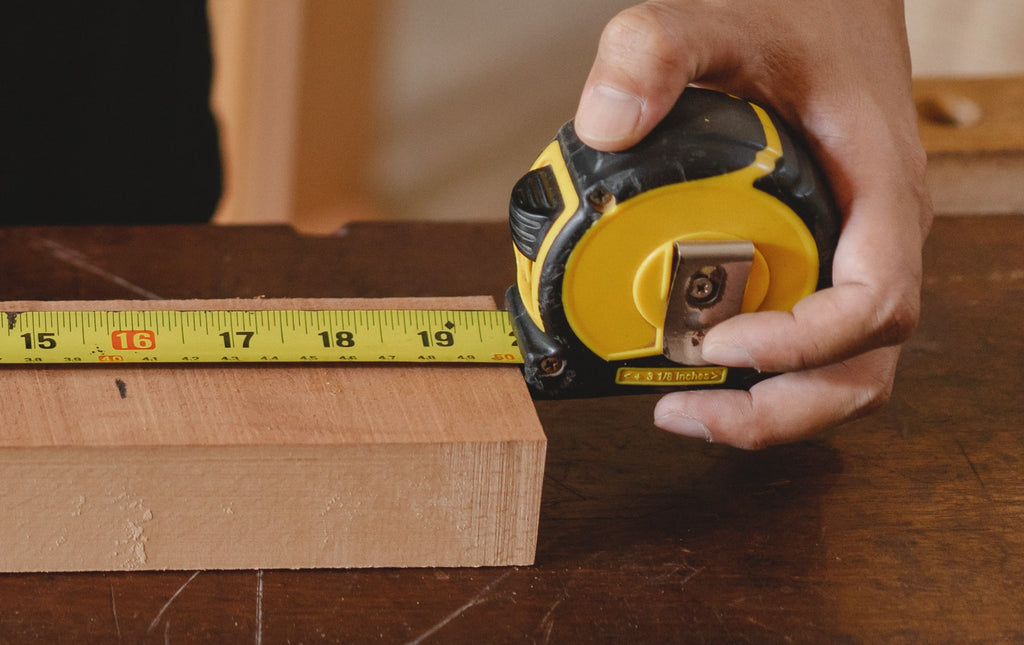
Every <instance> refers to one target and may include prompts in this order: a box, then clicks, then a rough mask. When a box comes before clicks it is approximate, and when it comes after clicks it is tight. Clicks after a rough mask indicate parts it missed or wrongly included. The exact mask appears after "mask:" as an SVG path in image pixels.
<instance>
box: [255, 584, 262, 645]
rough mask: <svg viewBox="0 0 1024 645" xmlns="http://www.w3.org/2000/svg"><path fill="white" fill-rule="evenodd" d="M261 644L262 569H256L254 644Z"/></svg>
mask: <svg viewBox="0 0 1024 645" xmlns="http://www.w3.org/2000/svg"><path fill="white" fill-rule="evenodd" d="M262 644H263V569H257V570H256V645H262Z"/></svg>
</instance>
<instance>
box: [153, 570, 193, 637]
mask: <svg viewBox="0 0 1024 645" xmlns="http://www.w3.org/2000/svg"><path fill="white" fill-rule="evenodd" d="M198 575H199V572H198V571H196V572H195V573H193V574H192V575H191V576H189V579H188V580H186V581H185V582H184V584H182V585H181V586H180V587H178V590H177V591H175V592H174V593H173V594H171V597H170V598H168V599H167V602H165V603H164V606H163V607H161V608H160V611H158V612H157V614H156V618H154V619H153V622H151V623H150V624H149V629H147V630H146V634H147V635H148V634H152V633H153V630H154V629H156V626H157V625H159V624H160V619H161V618H163V617H164V614H165V613H167V609H168V608H169V607H170V606H171V605H172V604H174V601H175V600H177V599H178V596H180V595H181V592H182V591H185V587H187V586H189V585H190V584H191V583H192V581H193V580H195V579H196V576H198Z"/></svg>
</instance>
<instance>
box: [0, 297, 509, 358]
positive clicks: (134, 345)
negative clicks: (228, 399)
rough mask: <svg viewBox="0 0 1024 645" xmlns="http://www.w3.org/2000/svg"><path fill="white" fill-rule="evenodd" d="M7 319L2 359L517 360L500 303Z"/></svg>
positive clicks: (0, 333) (0, 338)
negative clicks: (490, 306)
mask: <svg viewBox="0 0 1024 645" xmlns="http://www.w3.org/2000/svg"><path fill="white" fill-rule="evenodd" d="M2 320H3V319H2V318H0V322H2ZM6 322H7V325H6V330H3V328H0V365H25V364H39V363H60V364H86V363H89V364H104V363H230V362H246V363H276V362H280V363H317V362H323V363H389V362H393V363H521V362H522V357H521V355H520V352H519V348H518V347H517V345H516V341H515V334H514V332H513V328H512V323H511V321H510V320H509V317H508V314H507V313H506V312H504V311H448V310H390V309H388V310H292V309H288V310H266V311H260V310H246V311H227V310H224V311H219V310H218V311H209V310H206V311H161V310H145V311H25V312H6ZM5 331H6V333H4V332H5Z"/></svg>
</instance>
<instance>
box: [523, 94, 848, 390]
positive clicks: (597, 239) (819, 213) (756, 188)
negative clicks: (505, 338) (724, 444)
mask: <svg viewBox="0 0 1024 645" xmlns="http://www.w3.org/2000/svg"><path fill="white" fill-rule="evenodd" d="M509 221H510V224H511V228H512V236H513V241H514V245H515V257H516V265H517V280H516V285H515V286H514V287H512V288H510V289H509V291H508V293H507V300H508V307H509V311H510V313H511V315H512V318H513V322H514V324H515V327H516V333H517V336H518V338H519V341H520V346H521V349H522V351H523V357H524V360H525V363H524V374H525V377H526V380H527V382H528V383H529V385H530V387H531V389H532V390H533V391H534V393H535V395H537V396H586V395H596V394H607V393H611V392H616V391H636V390H637V388H638V387H640V388H643V387H674V388H685V387H746V386H748V385H749V384H751V382H752V381H753V379H756V378H757V375H756V374H754V373H753V372H752V371H745V370H729V369H726V368H724V367H720V366H710V365H705V364H704V362H703V360H702V359H701V352H700V345H701V342H702V340H703V334H704V332H705V331H706V330H707V329H708V328H710V327H711V326H712V325H713V324H715V323H716V322H719V321H721V320H723V319H725V318H727V317H729V316H733V315H736V314H738V313H742V312H754V311H764V310H788V309H790V308H792V306H793V305H794V304H795V303H796V302H797V301H798V300H800V299H801V298H803V297H804V296H806V295H808V294H810V293H811V292H813V291H814V290H816V289H819V288H823V287H825V286H828V285H829V284H830V276H831V267H832V255H833V251H834V249H835V245H836V242H837V239H838V234H839V226H840V217H839V211H838V209H837V208H836V207H835V205H834V203H833V200H832V196H831V193H830V191H829V189H828V187H827V185H826V182H825V180H824V178H823V176H822V175H821V173H820V172H819V170H818V169H817V167H816V166H815V164H814V163H813V161H812V159H811V156H810V154H809V153H808V151H807V150H806V149H805V148H804V147H803V146H802V145H801V144H800V142H799V141H798V140H797V139H796V138H795V137H794V136H793V135H792V134H791V133H790V132H789V131H788V130H787V128H786V127H785V125H784V124H783V123H782V121H781V120H779V119H778V118H777V117H775V116H772V115H771V114H769V113H768V112H766V111H765V110H764V109H762V108H760V107H758V106H757V105H754V104H752V103H748V102H747V101H743V100H741V99H737V98H734V97H731V96H727V95H725V94H721V93H717V92H712V91H709V90H702V89H696V88H687V89H686V90H685V92H684V93H683V95H682V97H681V99H680V100H679V102H678V103H677V104H676V106H675V107H674V109H673V110H672V111H671V113H670V114H669V115H668V116H667V117H666V118H665V119H664V120H663V121H662V122H661V124H660V125H659V126H658V127H657V128H656V129H655V130H654V131H653V132H652V133H651V134H650V135H649V136H647V137H646V138H645V139H644V140H643V141H642V142H641V143H639V144H638V145H636V146H635V147H633V148H631V149H629V150H627V151H625V152H620V153H607V152H599V151H596V150H594V149H591V148H589V147H587V146H586V145H584V144H583V143H582V142H581V141H580V140H579V139H578V138H577V136H576V134H575V131H574V129H573V125H572V123H571V122H570V123H568V124H566V125H565V126H564V127H563V128H562V129H561V130H560V131H559V133H558V135H557V137H556V138H555V140H554V141H553V142H552V143H551V144H550V145H549V146H548V147H547V149H545V150H544V152H543V153H542V154H541V156H540V157H539V158H538V159H537V161H536V163H535V164H534V166H533V169H532V170H531V171H530V172H529V173H528V174H527V175H525V176H524V177H523V178H522V179H521V180H520V181H519V182H518V184H516V186H515V188H514V190H513V195H512V199H511V203H510V207H509Z"/></svg>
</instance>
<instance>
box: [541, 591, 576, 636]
mask: <svg viewBox="0 0 1024 645" xmlns="http://www.w3.org/2000/svg"><path fill="white" fill-rule="evenodd" d="M568 597H569V596H568V594H566V595H564V596H562V597H561V598H559V599H558V600H556V601H555V602H554V604H552V605H551V607H550V608H549V609H548V611H547V613H545V614H544V617H543V618H541V619H540V628H541V632H542V633H543V635H544V640H543V641H541V642H542V643H545V644H547V643H550V642H551V632H552V631H554V629H555V610H556V609H558V606H559V605H561V604H562V603H563V602H565V600H566V599H567V598H568Z"/></svg>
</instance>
